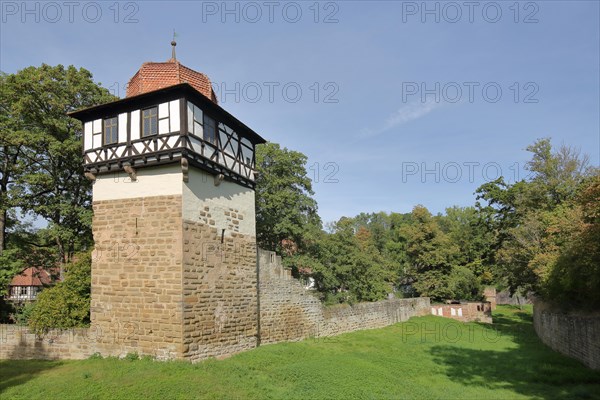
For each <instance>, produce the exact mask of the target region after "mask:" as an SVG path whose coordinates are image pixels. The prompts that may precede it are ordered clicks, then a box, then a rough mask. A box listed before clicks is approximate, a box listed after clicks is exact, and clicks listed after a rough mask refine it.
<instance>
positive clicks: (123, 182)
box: [93, 165, 183, 201]
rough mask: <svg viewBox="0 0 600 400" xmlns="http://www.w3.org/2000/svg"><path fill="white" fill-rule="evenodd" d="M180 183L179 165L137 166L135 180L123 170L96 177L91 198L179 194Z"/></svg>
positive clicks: (98, 199)
mask: <svg viewBox="0 0 600 400" xmlns="http://www.w3.org/2000/svg"><path fill="white" fill-rule="evenodd" d="M182 183H183V177H182V173H181V167H180V166H179V165H163V166H157V167H147V168H139V169H138V170H137V180H136V181H131V179H129V177H128V176H127V174H126V173H125V172H119V173H117V174H103V175H98V176H97V177H96V182H95V183H94V188H93V200H94V201H101V200H116V199H131V198H135V197H152V196H169V195H181V192H182V188H183V185H182Z"/></svg>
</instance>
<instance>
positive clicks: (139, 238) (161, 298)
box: [91, 195, 184, 359]
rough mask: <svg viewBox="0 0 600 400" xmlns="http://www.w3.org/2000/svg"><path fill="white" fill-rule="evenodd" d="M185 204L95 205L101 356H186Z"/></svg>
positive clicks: (171, 199)
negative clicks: (184, 283)
mask: <svg viewBox="0 0 600 400" xmlns="http://www.w3.org/2000/svg"><path fill="white" fill-rule="evenodd" d="M181 201H182V199H181V196H175V195H173V196H154V197H141V198H140V197H138V198H131V199H119V200H106V201H95V202H94V205H93V206H94V220H93V224H92V226H93V233H94V241H95V244H96V246H95V252H94V253H95V254H94V258H93V261H92V303H91V320H92V327H93V329H94V330H96V331H98V332H100V334H98V335H97V337H98V347H99V351H100V352H101V353H102V354H107V355H120V354H124V353H127V352H133V351H137V352H139V353H141V354H149V355H152V356H155V357H157V358H164V359H170V358H181V357H183V353H184V352H183V347H182V338H183V332H182V324H183V308H182V292H183V290H182V289H183V279H182V278H183V273H182V230H181V226H182V217H181Z"/></svg>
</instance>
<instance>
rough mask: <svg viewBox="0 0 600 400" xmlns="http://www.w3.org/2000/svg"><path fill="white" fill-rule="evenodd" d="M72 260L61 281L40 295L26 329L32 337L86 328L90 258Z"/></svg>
mask: <svg viewBox="0 0 600 400" xmlns="http://www.w3.org/2000/svg"><path fill="white" fill-rule="evenodd" d="M75 259H76V260H77V261H75V262H73V263H71V264H67V265H66V266H65V274H64V280H63V281H62V282H59V283H57V284H56V285H55V286H53V287H51V288H49V289H46V290H44V291H42V292H41V293H40V294H39V296H38V299H37V301H36V302H35V303H34V304H35V305H34V307H33V309H32V310H31V314H30V316H29V320H28V325H29V327H30V328H31V329H32V330H33V331H34V332H35V333H37V334H43V333H45V332H47V331H48V330H49V329H54V328H60V329H65V328H73V327H80V326H86V325H88V324H89V322H90V287H91V256H90V254H89V253H87V254H83V255H80V256H79V257H75Z"/></svg>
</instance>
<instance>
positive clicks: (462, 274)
mask: <svg viewBox="0 0 600 400" xmlns="http://www.w3.org/2000/svg"><path fill="white" fill-rule="evenodd" d="M448 287H449V289H450V291H451V292H452V294H453V297H454V298H455V299H457V300H481V298H482V293H481V283H480V281H479V279H478V278H477V277H476V276H475V274H474V273H473V271H471V270H470V269H469V268H467V267H464V266H457V267H454V268H452V272H451V273H450V276H449V277H448Z"/></svg>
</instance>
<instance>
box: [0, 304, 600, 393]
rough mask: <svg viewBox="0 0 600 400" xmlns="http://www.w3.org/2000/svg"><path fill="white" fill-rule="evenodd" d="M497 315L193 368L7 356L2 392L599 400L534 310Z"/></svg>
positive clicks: (425, 323)
mask: <svg viewBox="0 0 600 400" xmlns="http://www.w3.org/2000/svg"><path fill="white" fill-rule="evenodd" d="M494 321H495V323H494V325H493V326H488V325H484V324H476V323H471V324H461V323H459V322H455V321H452V320H449V319H445V318H440V317H433V316H427V317H420V318H413V319H411V320H410V321H408V322H405V323H401V324H396V325H394V326H390V327H387V328H384V329H377V330H370V331H361V332H353V333H349V334H345V335H341V336H336V337H333V338H327V339H309V340H305V341H303V342H298V343H282V344H276V345H268V346H262V347H260V348H258V349H256V350H252V351H248V352H245V353H242V354H239V355H236V356H234V357H231V358H228V359H226V360H221V361H217V360H208V361H206V362H202V363H198V364H194V365H191V364H188V363H184V362H156V361H152V360H145V359H143V360H134V361H131V360H118V359H112V358H109V359H89V360H84V361H0V378H1V379H0V398H2V399H3V400H4V399H10V398H23V399H36V398H44V399H69V398H85V399H96V398H98V399H128V400H129V399H144V400H146V399H170V398H236V399H237V398H241V399H246V398H259V399H263V398H276V399H281V398H286V399H287V398H297V399H314V398H340V399H350V398H351V399H354V398H369V399H381V398H394V399H397V398H422V399H466V398H471V399H507V398H536V399H538V398H539V399H548V398H597V399H600V371H596V372H595V371H591V370H589V369H587V368H585V367H584V366H582V365H581V364H580V363H579V362H577V361H574V360H571V359H569V358H566V357H563V356H561V355H560V354H558V353H555V352H553V351H552V350H550V349H549V348H547V347H546V346H544V345H543V344H542V343H541V342H540V341H539V340H538V338H537V336H535V333H534V331H533V327H532V324H531V309H530V308H529V309H525V310H524V311H521V310H519V309H518V308H515V307H509V306H504V307H498V310H497V311H496V312H495V313H494Z"/></svg>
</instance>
